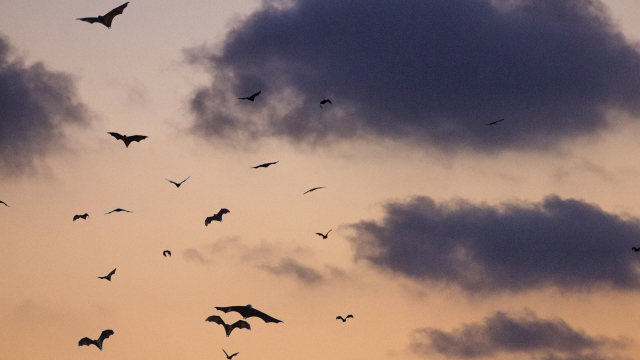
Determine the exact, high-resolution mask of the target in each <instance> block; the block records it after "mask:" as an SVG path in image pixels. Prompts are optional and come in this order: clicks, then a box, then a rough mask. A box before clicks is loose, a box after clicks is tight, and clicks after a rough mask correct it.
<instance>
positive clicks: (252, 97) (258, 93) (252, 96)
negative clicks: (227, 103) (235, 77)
mask: <svg viewBox="0 0 640 360" xmlns="http://www.w3.org/2000/svg"><path fill="white" fill-rule="evenodd" d="M261 92H262V90H260V91H258V92H257V93H255V94H253V95H251V96H247V97H243V98H238V99H240V100H249V101H253V100H255V99H256V96H258V95H260V93H261Z"/></svg>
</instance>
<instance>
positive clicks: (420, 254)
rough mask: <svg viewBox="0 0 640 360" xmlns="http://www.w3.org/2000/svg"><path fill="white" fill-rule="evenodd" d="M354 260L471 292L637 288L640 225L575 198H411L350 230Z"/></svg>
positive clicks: (388, 206)
mask: <svg viewBox="0 0 640 360" xmlns="http://www.w3.org/2000/svg"><path fill="white" fill-rule="evenodd" d="M351 227H352V229H354V230H355V235H354V236H353V237H351V238H350V242H351V243H352V245H353V247H354V249H355V256H356V259H358V260H368V261H370V262H371V263H372V264H374V265H375V266H377V267H379V268H381V269H388V270H391V271H393V272H396V273H399V274H403V275H406V276H409V277H411V278H414V279H418V280H424V281H427V282H432V283H440V284H445V285H454V286H457V287H459V288H461V289H462V290H464V291H467V292H470V293H499V292H505V291H508V292H518V291H525V290H530V289H538V288H545V287H554V288H557V289H560V290H563V291H589V290H597V289H599V288H609V289H615V290H633V291H637V290H638V289H640V258H638V257H637V256H634V255H635V253H633V252H632V251H631V247H632V246H637V245H638V239H639V238H640V222H639V220H638V219H635V218H634V219H624V218H622V217H620V216H617V215H614V214H609V213H606V212H604V211H603V210H601V209H600V208H598V207H597V206H595V205H591V204H588V203H585V202H583V201H580V200H574V199H566V200H563V199H560V198H559V197H557V196H549V197H546V198H545V199H544V200H543V201H541V202H539V203H507V204H501V205H498V206H490V205H486V204H472V203H470V202H468V201H465V200H454V201H448V202H442V203H439V204H438V203H436V202H435V201H434V200H432V199H430V198H428V197H415V198H413V199H412V200H411V201H408V202H406V203H399V202H396V203H389V204H387V205H386V215H385V218H384V219H383V220H382V222H374V221H361V222H359V223H356V224H352V225H351Z"/></svg>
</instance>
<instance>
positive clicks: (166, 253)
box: [162, 250, 171, 257]
mask: <svg viewBox="0 0 640 360" xmlns="http://www.w3.org/2000/svg"><path fill="white" fill-rule="evenodd" d="M162 255H164V257H167V255H169V257H171V251H169V250H165V251H163V252H162Z"/></svg>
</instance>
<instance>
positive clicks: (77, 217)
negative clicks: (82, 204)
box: [73, 215, 81, 221]
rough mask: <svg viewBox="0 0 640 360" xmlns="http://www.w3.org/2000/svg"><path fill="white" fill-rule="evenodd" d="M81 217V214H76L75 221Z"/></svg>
mask: <svg viewBox="0 0 640 360" xmlns="http://www.w3.org/2000/svg"><path fill="white" fill-rule="evenodd" d="M80 218H81V216H80V215H75V216H74V217H73V221H76V220H78V219H80Z"/></svg>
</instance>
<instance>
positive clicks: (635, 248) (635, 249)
mask: <svg viewBox="0 0 640 360" xmlns="http://www.w3.org/2000/svg"><path fill="white" fill-rule="evenodd" d="M631 250H633V251H635V252H638V251H640V247H632V248H631Z"/></svg>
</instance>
